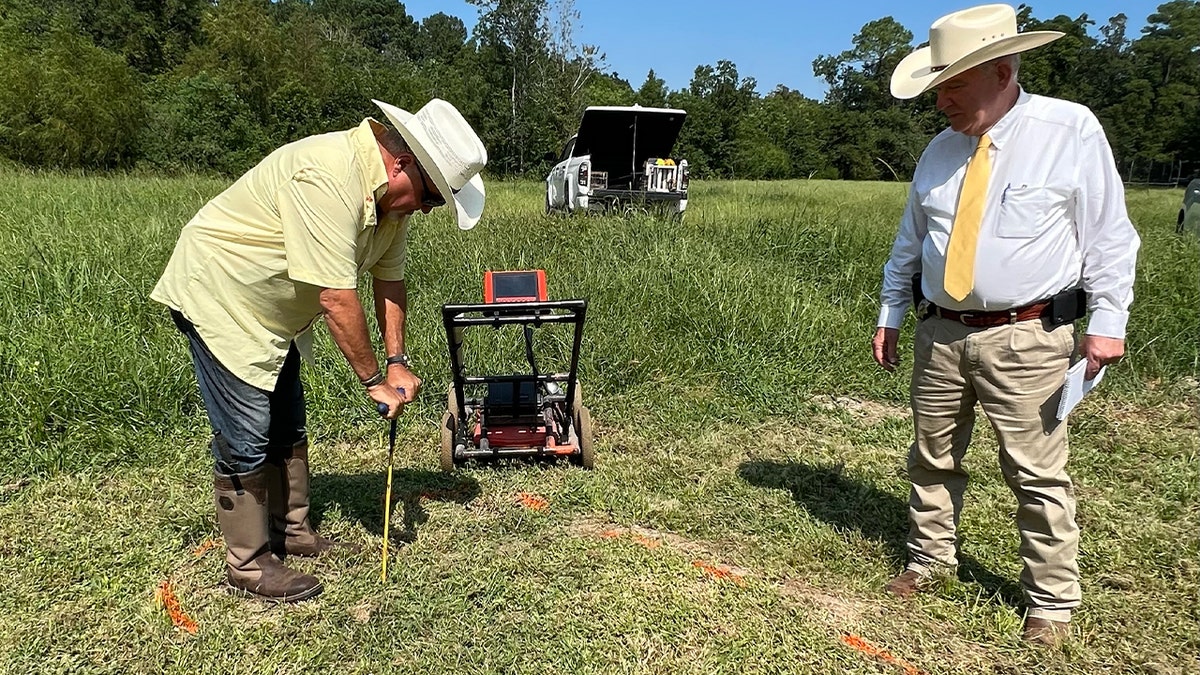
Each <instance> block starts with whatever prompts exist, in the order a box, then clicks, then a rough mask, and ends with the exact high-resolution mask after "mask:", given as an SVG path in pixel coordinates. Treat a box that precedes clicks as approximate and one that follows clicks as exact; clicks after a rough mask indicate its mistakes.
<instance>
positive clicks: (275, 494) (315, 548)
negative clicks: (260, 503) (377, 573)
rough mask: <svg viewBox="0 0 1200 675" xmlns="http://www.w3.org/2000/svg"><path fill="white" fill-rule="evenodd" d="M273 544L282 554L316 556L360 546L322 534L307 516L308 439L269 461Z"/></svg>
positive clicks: (267, 466)
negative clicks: (338, 549) (335, 548)
mask: <svg viewBox="0 0 1200 675" xmlns="http://www.w3.org/2000/svg"><path fill="white" fill-rule="evenodd" d="M266 468H267V472H268V482H267V489H268V501H269V503H270V510H271V547H272V550H274V551H275V552H276V553H277V554H279V555H281V556H282V555H295V556H302V557H314V556H319V555H321V554H322V553H325V552H326V551H328V550H329V549H331V548H333V547H334V546H344V547H346V548H349V549H351V550H354V551H357V550H359V548H360V547H358V546H357V545H353V544H342V543H340V542H335V541H333V540H332V539H328V538H326V537H322V536H321V535H319V534H317V532H316V530H314V529H313V527H312V523H310V522H309V519H308V510H309V496H308V492H309V473H308V441H301V442H299V443H296V444H295V445H293V446H292V447H290V448H288V449H287V450H285V451H284V452H282V453H279V454H273V455H272V457H271V458H270V459H268V460H267V465H266Z"/></svg>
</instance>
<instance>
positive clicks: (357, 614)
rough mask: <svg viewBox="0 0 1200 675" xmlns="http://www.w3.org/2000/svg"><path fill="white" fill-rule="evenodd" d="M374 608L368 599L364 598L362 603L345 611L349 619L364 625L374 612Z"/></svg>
mask: <svg viewBox="0 0 1200 675" xmlns="http://www.w3.org/2000/svg"><path fill="white" fill-rule="evenodd" d="M374 610H375V606H374V603H373V602H371V600H370V599H369V598H364V599H363V601H362V602H360V603H358V604H357V605H355V606H353V607H351V608H350V609H349V610H347V611H348V612H349V614H350V618H352V619H354V620H355V621H357V622H359V623H366V622H368V621H370V620H371V614H372V613H373V612H374Z"/></svg>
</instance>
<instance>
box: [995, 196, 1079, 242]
mask: <svg viewBox="0 0 1200 675" xmlns="http://www.w3.org/2000/svg"><path fill="white" fill-rule="evenodd" d="M1070 206H1071V191H1070V190H1068V189H1067V188H1064V187H1059V186H1054V185H1022V186H1020V187H1014V186H1012V185H1010V186H1008V187H1006V188H1004V193H1003V195H1002V196H1001V197H1000V218H999V219H998V220H997V221H996V236H997V237H1001V238H1004V239H1030V238H1033V237H1036V236H1038V235H1039V234H1041V233H1042V232H1044V231H1045V230H1046V228H1048V227H1050V226H1051V225H1052V224H1054V223H1055V222H1059V221H1060V220H1062V219H1063V218H1067V217H1069V213H1070V212H1069V209H1070Z"/></svg>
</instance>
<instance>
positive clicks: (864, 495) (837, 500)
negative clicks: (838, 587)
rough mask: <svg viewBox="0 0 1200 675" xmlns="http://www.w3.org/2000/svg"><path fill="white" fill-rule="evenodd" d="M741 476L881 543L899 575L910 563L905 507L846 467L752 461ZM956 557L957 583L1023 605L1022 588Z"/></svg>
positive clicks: (964, 557)
mask: <svg viewBox="0 0 1200 675" xmlns="http://www.w3.org/2000/svg"><path fill="white" fill-rule="evenodd" d="M738 476H739V477H741V479H742V480H744V481H746V482H747V483H749V484H751V485H754V486H756V487H761V488H769V489H777V490H787V491H788V492H789V493H791V495H792V499H793V500H794V501H795V502H796V504H797V505H799V506H800V507H801V508H803V509H804V510H805V511H808V512H809V513H811V514H812V515H813V516H815V517H816V518H819V519H820V520H823V521H825V522H826V523H829V524H830V525H832V526H834V527H835V528H838V529H854V530H858V531H859V532H861V533H862V534H863V536H864V537H866V538H868V539H872V540H875V541H878V542H880V543H881V544H883V545H884V547H885V548H886V549H887V551H888V555H889V557H890V558H891V561H892V563H893V565H894V566H895V567H896V568H897V570H899V569H900V568H902V567H903V566H904V564H905V562H906V561H907V549H906V548H905V539H906V538H907V535H908V504H907V502H905V501H903V500H901V499H898V498H896V497H895V496H893V495H890V494H888V493H886V492H884V491H882V490H880V489H879V488H876V487H875V486H873V485H871V484H869V483H867V482H864V481H862V480H858V479H856V478H853V477H852V476H847V475H846V474H845V473H844V470H843V467H842V466H840V465H834V466H814V465H810V464H804V463H801V462H769V461H753V462H743V463H742V464H741V465H740V466H739V467H738ZM960 549H961V542H960ZM958 558H959V565H958V577H959V579H961V580H962V581H969V582H974V583H977V584H979V585H980V586H981V587H982V588H983V589H984V590H985V591H986V592H987V594H988V595H990V596H994V597H997V598H998V599H999V600H1000V601H1001V602H1003V603H1005V604H1007V605H1009V606H1012V607H1018V606H1020V605H1021V603H1022V592H1021V587H1020V585H1019V584H1017V583H1015V582H1013V581H1011V580H1009V579H1006V578H1004V577H1001V576H999V575H997V574H995V573H994V572H992V571H991V570H989V569H987V568H986V567H984V566H983V565H981V564H980V563H979V561H978V560H976V559H974V558H973V557H971V556H969V555H965V554H963V553H962V552H961V550H960V552H959V556H958Z"/></svg>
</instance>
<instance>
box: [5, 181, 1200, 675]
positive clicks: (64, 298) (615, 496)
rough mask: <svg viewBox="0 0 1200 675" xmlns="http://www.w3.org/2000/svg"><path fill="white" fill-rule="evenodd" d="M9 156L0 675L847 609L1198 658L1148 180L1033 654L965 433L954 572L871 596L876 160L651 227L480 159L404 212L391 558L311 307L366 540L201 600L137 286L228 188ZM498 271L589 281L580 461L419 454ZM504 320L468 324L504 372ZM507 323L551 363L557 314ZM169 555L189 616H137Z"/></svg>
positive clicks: (924, 631)
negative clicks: (474, 306) (473, 170)
mask: <svg viewBox="0 0 1200 675" xmlns="http://www.w3.org/2000/svg"><path fill="white" fill-rule="evenodd" d="M5 178H6V181H5V183H4V187H2V188H0V254H3V255H4V256H5V257H6V258H7V259H9V260H12V261H15V264H12V265H8V266H5V267H3V268H0V312H2V316H3V317H4V320H3V322H0V375H2V376H3V381H4V382H5V386H4V388H3V391H0V446H2V447H3V448H4V449H5V453H4V456H3V459H0V477H2V480H0V555H2V557H3V559H4V560H5V563H6V564H5V565H4V566H3V570H2V571H0V578H2V579H3V581H4V583H5V588H7V589H10V590H9V592H7V593H6V594H5V595H3V596H0V617H2V618H0V668H2V669H4V670H6V671H8V672H21V673H24V672H68V671H71V672H195V671H202V672H211V671H221V672H242V671H255V672H329V671H332V670H337V671H341V672H363V673H368V672H388V671H395V672H408V671H413V672H415V671H418V670H421V671H429V672H464V671H468V672H471V671H480V672H522V673H524V672H562V671H567V670H571V671H580V672H597V673H608V672H655V673H657V672H695V673H711V672H851V673H854V672H860V673H874V672H881V667H880V666H879V665H877V662H876V660H874V659H872V658H870V657H868V656H867V655H865V654H863V653H861V652H860V651H857V650H855V649H853V648H851V647H849V646H847V645H846V644H844V643H843V642H842V641H841V638H842V636H843V635H844V634H852V635H857V636H861V637H862V638H863V639H865V640H867V641H869V642H871V643H873V644H875V645H878V646H879V647H882V648H886V649H887V650H888V651H889V652H890V653H891V654H893V655H894V656H895V657H896V658H897V659H901V660H902V661H906V662H908V663H911V664H913V665H914V666H915V667H917V668H919V669H921V670H923V671H925V672H929V673H940V672H946V673H949V672H998V673H1000V672H1004V673H1007V672H1028V671H1031V670H1043V671H1046V672H1131V673H1132V672H1142V673H1175V672H1195V671H1196V670H1197V668H1198V665H1197V663H1196V661H1195V654H1196V653H1197V651H1198V649H1200V644H1198V643H1197V637H1196V635H1197V633H1198V630H1200V617H1198V616H1197V610H1196V607H1197V605H1198V600H1200V597H1198V593H1200V590H1198V589H1200V569H1198V567H1200V566H1198V565H1197V560H1198V558H1200V554H1198V551H1197V544H1196V537H1195V532H1196V531H1198V528H1200V522H1198V518H1197V512H1198V511H1200V509H1198V508H1197V502H1198V499H1197V491H1198V488H1197V483H1198V482H1200V479H1198V472H1197V465H1198V459H1200V458H1197V440H1196V439H1197V425H1196V417H1195V410H1196V407H1197V404H1198V403H1200V399H1198V396H1197V384H1196V379H1195V375H1196V353H1197V337H1196V336H1197V335H1198V334H1200V325H1198V324H1200V317H1198V316H1197V312H1196V311H1195V308H1196V307H1197V306H1200V289H1198V288H1197V287H1196V284H1195V279H1196V278H1198V276H1200V273H1198V266H1200V262H1198V259H1200V256H1198V255H1197V252H1198V247H1197V244H1196V240H1195V239H1194V238H1190V239H1189V238H1181V237H1176V236H1175V235H1174V232H1173V229H1174V228H1173V224H1174V213H1175V209H1177V205H1178V201H1179V199H1180V197H1181V194H1180V193H1179V191H1163V192H1158V191H1136V192H1132V193H1131V194H1130V195H1129V199H1128V201H1129V204H1130V210H1131V215H1132V217H1133V219H1134V221H1135V223H1136V224H1137V225H1138V227H1139V231H1140V232H1141V233H1142V236H1143V240H1144V242H1143V250H1142V254H1141V257H1140V261H1139V282H1138V283H1139V286H1138V288H1137V301H1136V303H1135V306H1134V313H1133V317H1132V318H1131V321H1130V338H1129V348H1130V349H1129V351H1130V354H1129V357H1128V358H1127V359H1126V361H1125V362H1123V363H1122V364H1121V365H1120V366H1119V367H1117V368H1115V369H1113V370H1112V371H1111V373H1110V375H1109V376H1108V378H1107V379H1106V380H1105V383H1104V384H1103V385H1102V387H1101V388H1100V390H1098V391H1097V392H1096V394H1095V395H1094V396H1093V397H1092V398H1089V399H1088V400H1087V401H1085V403H1084V405H1083V407H1082V409H1081V410H1080V411H1079V412H1078V413H1077V414H1076V415H1075V416H1074V417H1073V419H1072V430H1073V436H1072V454H1073V457H1072V464H1071V470H1072V474H1073V476H1074V478H1075V480H1076V483H1077V492H1078V494H1079V498H1080V504H1079V520H1080V523H1081V525H1082V526H1083V546H1082V554H1081V558H1080V563H1081V566H1082V568H1083V574H1084V579H1083V582H1084V594H1085V605H1084V607H1083V609H1082V610H1081V611H1080V612H1079V614H1078V616H1077V619H1076V630H1077V634H1078V635H1077V638H1076V639H1075V640H1074V641H1072V642H1071V643H1070V644H1069V645H1068V646H1067V647H1066V648H1065V649H1063V650H1059V651H1052V652H1049V653H1046V652H1038V651H1035V650H1031V649H1027V648H1025V647H1024V646H1022V645H1021V644H1020V642H1019V639H1018V637H1017V636H1018V633H1019V627H1020V617H1021V614H1020V607H1019V604H1020V597H1019V596H1020V591H1019V586H1018V585H1017V578H1018V575H1019V571H1020V569H1019V560H1018V558H1017V546H1018V540H1017V533H1016V530H1015V525H1014V523H1013V520H1012V515H1011V514H1012V511H1013V510H1014V508H1015V503H1014V500H1013V499H1012V497H1011V495H1010V494H1009V493H1008V491H1007V488H1006V487H1005V485H1004V483H1003V480H1002V479H1001V477H1000V475H999V472H998V470H997V469H996V466H995V444H994V438H993V437H992V435H991V434H990V433H989V430H987V429H986V428H985V427H986V425H985V424H983V423H982V422H981V427H984V428H980V429H979V431H978V433H977V434H976V442H975V444H974V445H973V447H972V449H971V451H970V453H969V455H968V468H969V469H970V470H971V471H972V484H971V487H970V489H969V491H968V495H967V504H966V509H965V512H964V515H963V523H962V532H963V537H964V543H963V567H962V570H961V571H960V574H959V578H958V579H957V580H953V581H947V582H946V584H945V585H944V587H942V588H940V589H939V591H938V592H937V593H935V594H932V595H929V596H923V597H921V598H918V599H917V600H916V601H914V602H910V603H901V602H898V601H895V600H893V599H891V598H888V597H886V596H885V595H883V594H882V593H881V592H880V591H879V587H880V585H881V584H882V583H883V582H884V581H885V580H886V579H887V578H888V577H889V576H890V575H891V574H894V573H895V572H896V571H897V570H898V569H899V568H900V566H901V564H902V560H903V555H904V552H903V541H904V536H905V531H906V524H905V502H906V499H907V490H908V488H907V482H906V480H905V477H904V454H905V449H906V447H907V444H908V443H909V439H910V437H911V429H910V427H911V420H910V418H909V416H908V411H907V405H906V399H907V381H908V380H907V374H906V373H904V372H901V373H897V374H896V375H887V374H885V373H883V372H882V371H879V370H878V369H877V368H876V367H875V366H874V364H873V363H872V362H871V361H870V356H869V351H868V350H869V347H868V340H869V338H870V336H871V334H872V332H873V326H874V320H875V315H876V311H877V309H876V303H877V296H878V284H879V275H880V270H881V268H882V265H883V262H884V260H885V259H886V256H887V253H888V250H889V247H890V244H891V239H892V236H893V235H894V232H895V227H896V222H897V219H898V217H899V213H900V209H901V207H902V205H903V200H904V198H905V186H903V185H900V184H869V183H833V182H817V181H812V182H809V181H797V182H788V183H749V182H728V183H697V184H696V185H695V188H694V190H693V192H694V194H693V198H692V204H691V206H690V208H689V211H688V214H687V216H686V217H685V219H684V221H683V222H682V223H680V224H672V223H666V222H663V221H661V220H658V219H655V218H652V217H649V216H645V215H633V216H629V217H607V216H588V217H575V218H564V217H546V216H544V215H543V214H542V213H541V192H540V189H541V187H540V185H538V184H537V183H532V182H513V183H509V182H493V183H492V184H490V185H489V205H488V215H487V217H486V218H485V219H484V221H483V222H482V223H481V224H480V226H479V227H478V228H477V229H476V230H475V231H472V232H468V233H462V232H458V231H456V230H455V229H454V227H453V223H452V222H451V220H450V218H449V216H448V214H445V213H435V214H433V215H431V216H429V217H424V218H422V217H417V218H415V219H414V221H413V228H412V239H411V242H410V260H409V287H410V305H411V318H410V335H409V343H410V351H411V352H412V354H413V356H414V358H415V360H416V363H417V368H418V372H420V373H421V374H422V376H423V377H425V378H426V385H427V388H426V391H425V392H424V393H423V395H422V396H421V398H419V399H418V402H417V403H416V404H414V405H413V406H410V408H409V409H408V410H406V412H405V416H404V418H403V419H402V421H401V434H400V440H399V448H398V450H397V461H396V467H397V468H396V472H395V486H394V494H393V510H392V530H391V532H392V535H393V540H392V551H393V553H394V556H395V557H394V558H393V560H392V561H391V563H390V565H389V572H390V575H391V577H390V579H389V580H388V581H387V582H386V583H381V582H380V580H379V563H380V560H379V552H380V550H379V545H380V536H381V535H382V527H383V514H382V508H381V506H382V498H383V497H382V496H383V492H384V486H385V481H386V458H387V448H386V446H385V445H384V444H385V437H384V435H385V428H384V425H383V424H382V423H381V422H379V421H378V419H377V418H375V416H374V415H373V413H372V411H371V409H370V406H369V403H368V402H367V400H366V399H365V397H363V395H362V393H361V391H360V387H359V385H358V384H357V382H356V381H355V379H354V377H353V374H352V373H351V372H350V371H349V369H348V367H346V366H345V364H344V363H343V362H342V360H341V356H340V355H339V354H338V353H337V351H336V348H335V347H333V346H332V344H331V343H330V342H329V340H328V337H327V335H326V333H325V332H324V330H323V329H320V330H319V332H318V338H319V344H318V354H317V363H316V364H315V366H313V367H309V368H306V370H305V373H304V377H305V383H306V387H307V390H308V392H309V403H310V405H309V410H310V431H311V433H312V435H313V440H314V446H313V465H314V472H315V474H316V476H315V478H314V507H315V514H316V517H317V519H318V521H319V523H320V527H321V528H322V530H323V531H326V532H329V533H332V534H334V535H337V536H339V537H341V538H344V539H347V540H350V541H354V542H357V543H360V544H363V545H364V547H365V550H364V552H363V553H362V554H360V555H350V554H345V553H342V554H338V555H335V556H333V557H332V558H330V559H328V560H322V561H302V562H300V563H298V566H299V567H301V568H302V569H304V570H306V571H312V572H315V573H318V574H319V575H320V576H321V578H322V579H323V580H324V581H325V583H326V587H327V590H326V593H325V594H324V595H323V596H321V597H320V598H318V599H317V600H314V601H312V602H310V603H304V604H302V605H299V606H296V607H283V608H267V607H263V606H261V605H258V604H256V603H253V602H248V601H245V600H240V599H237V598H234V597H231V596H228V595H227V594H225V593H224V592H223V591H222V590H221V589H220V588H219V581H220V579H221V573H222V572H221V570H222V561H221V553H220V549H219V548H217V549H213V550H209V551H207V552H204V553H202V554H201V555H200V556H198V557H197V556H196V555H194V551H195V550H196V548H197V547H198V546H201V545H202V544H204V543H205V542H207V541H210V540H211V539H212V538H214V537H217V536H218V532H217V530H216V526H215V522H214V521H215V519H214V517H213V514H212V502H211V499H212V497H211V487H210V484H211V474H210V470H211V466H210V460H209V458H208V450H207V447H206V442H207V430H206V422H205V419H204V416H203V411H202V409H201V407H200V404H199V401H198V396H197V394H196V392H195V383H194V381H193V378H192V374H191V369H190V365H189V364H188V361H187V354H186V349H185V344H184V341H183V339H182V338H181V337H180V336H179V335H178V334H177V333H175V331H174V328H173V327H172V326H171V324H170V322H169V319H167V317H166V315H165V311H164V310H163V308H161V307H159V306H157V305H155V304H154V303H151V302H149V301H148V300H147V299H146V296H147V295H148V293H149V290H150V288H151V287H152V285H153V283H154V281H155V279H156V278H157V276H158V274H159V273H160V272H161V269H162V266H163V265H164V264H165V262H166V258H167V256H168V255H169V253H170V250H171V248H172V246H173V245H174V240H175V237H176V236H177V233H178V230H179V228H180V227H181V226H182V225H183V223H185V222H186V221H187V219H188V218H190V217H191V215H192V213H194V212H195V210H196V209H197V208H199V206H200V205H202V204H203V203H204V201H205V200H206V199H207V198H208V197H210V196H211V195H212V194H215V193H216V192H217V191H219V190H220V189H222V188H223V187H224V185H225V182H224V181H217V180H208V179H192V180H157V179H138V178H84V177H65V176H54V175H29V174H23V173H13V174H11V175H6V176H5ZM530 267H540V268H545V269H547V271H548V275H549V279H550V289H551V294H552V296H554V297H559V298H567V297H587V298H588V299H589V302H590V308H589V324H588V326H587V328H586V330H585V344H584V354H583V362H582V364H581V365H582V379H583V382H584V385H585V400H586V402H587V403H588V405H589V406H590V407H591V408H592V411H593V415H594V417H595V421H596V427H597V449H598V467H597V469H596V470H595V471H591V472H588V471H582V470H579V469H575V468H571V467H566V466H550V467H545V466H536V465H525V464H511V465H507V464H506V465H500V466H493V465H487V466H476V465H472V466H468V467H465V468H464V469H463V470H460V471H458V472H455V473H453V474H449V475H445V474H442V473H440V472H438V471H437V470H436V467H437V461H436V454H437V451H436V443H437V441H436V438H437V436H436V429H435V424H436V420H437V418H438V416H439V415H440V413H441V410H442V409H443V408H444V403H445V402H444V394H443V392H444V391H445V384H446V382H447V380H448V375H449V373H448V363H447V362H448V359H447V357H446V354H445V345H444V344H443V342H444V336H443V332H442V328H441V324H440V314H439V307H440V305H441V304H442V303H445V302H463V301H475V300H478V299H479V297H480V280H481V276H482V272H483V271H484V270H486V269H512V268H530ZM10 317H11V318H10ZM910 330H911V326H908V327H906V332H905V335H904V336H903V338H902V340H903V342H902V345H903V346H904V347H905V348H907V346H908V345H910V344H911V337H910V333H909V331H910ZM506 339H508V338H506V337H505V336H504V335H503V334H502V333H494V332H492V331H490V330H484V331H482V332H481V334H480V335H478V336H475V337H474V338H473V341H472V342H471V343H470V344H469V348H470V349H471V354H472V355H475V357H476V358H477V359H478V363H479V364H480V365H488V366H493V365H494V366H496V367H499V368H503V367H506V364H505V363H504V360H505V359H509V360H514V359H515V363H510V364H507V366H508V367H511V368H513V369H523V368H524V364H523V363H521V360H522V357H521V356H520V352H519V351H515V350H513V349H512V346H513V345H512V342H511V341H509V342H505V340H506ZM493 342H498V343H499V347H501V349H494V347H496V346H497V345H494V344H493ZM538 344H539V347H542V348H544V351H545V358H546V360H547V362H552V361H554V360H555V359H559V360H561V358H562V350H563V348H564V341H563V339H562V337H561V336H555V335H548V336H547V337H545V338H539V343H538ZM539 356H541V354H539ZM906 356H907V354H906ZM910 361H911V359H906V360H905V362H904V368H907V367H909V366H910V365H911V363H910ZM521 493H532V494H536V495H539V496H542V497H544V498H545V499H546V500H547V501H548V503H549V508H548V509H546V510H545V511H533V510H530V509H528V508H526V507H524V506H522V505H521V504H520V502H519V500H518V496H519V495H520V494H521ZM698 564H699V565H698ZM714 570H715V571H714ZM164 579H170V580H171V581H172V582H173V583H174V588H175V591H176V594H177V596H178V598H179V600H180V602H181V606H182V608H183V610H184V611H185V612H186V613H188V615H189V616H191V617H192V618H193V619H194V620H195V621H196V622H197V624H198V626H199V628H198V631H197V633H196V634H195V635H188V634H186V633H181V632H178V631H176V630H174V629H173V628H171V626H170V623H169V622H168V621H167V619H166V616H165V613H164V612H163V611H162V610H160V609H158V608H156V607H155V605H154V601H153V594H154V589H155V587H156V586H157V585H158V584H159V583H160V582H161V581H163V580H164ZM896 668H897V667H896V666H883V667H882V672H889V669H896Z"/></svg>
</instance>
